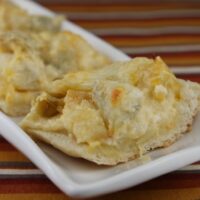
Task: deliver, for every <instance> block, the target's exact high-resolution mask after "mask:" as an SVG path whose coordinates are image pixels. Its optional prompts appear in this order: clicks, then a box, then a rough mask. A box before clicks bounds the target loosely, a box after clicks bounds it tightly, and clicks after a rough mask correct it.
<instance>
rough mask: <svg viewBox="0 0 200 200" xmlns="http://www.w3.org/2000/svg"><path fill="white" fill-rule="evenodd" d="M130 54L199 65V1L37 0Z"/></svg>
mask: <svg viewBox="0 0 200 200" xmlns="http://www.w3.org/2000/svg"><path fill="white" fill-rule="evenodd" d="M37 2H39V3H41V4H42V5H44V6H45V7H47V8H49V9H51V10H53V11H55V12H57V13H60V14H64V15H66V17H67V18H68V19H69V20H71V21H73V22H75V23H77V24H79V25H80V26H82V27H84V28H86V29H88V30H89V31H91V32H93V33H94V34H96V35H98V36H100V37H101V38H103V39H104V40H106V41H107V42H109V43H111V44H113V45H114V46H116V47H118V48H120V49H121V50H122V51H124V52H125V53H126V54H128V55H130V56H131V57H135V56H148V57H155V56H157V55H160V56H162V58H163V59H164V60H165V61H166V62H167V64H168V65H170V66H174V67H190V68H191V69H192V68H198V67H199V66H200V1H198V0H193V1H191V0H190V1H188V0H187V1H186V0H185V1H183V0H182V1H177V0H165V1H147V0H136V1H135V0H132V1H131V0H101V1H100V0H99V1H97V0H96V1H95V0H83V1H81V0H37Z"/></svg>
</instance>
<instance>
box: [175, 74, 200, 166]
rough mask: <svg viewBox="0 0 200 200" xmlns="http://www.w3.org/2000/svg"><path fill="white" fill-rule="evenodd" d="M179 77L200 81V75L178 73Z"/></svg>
mask: <svg viewBox="0 0 200 200" xmlns="http://www.w3.org/2000/svg"><path fill="white" fill-rule="evenodd" d="M177 77H178V78H182V79H184V80H190V81H194V82H198V83H200V75H194V74H192V75H177ZM196 164H200V161H199V162H197V163H196Z"/></svg>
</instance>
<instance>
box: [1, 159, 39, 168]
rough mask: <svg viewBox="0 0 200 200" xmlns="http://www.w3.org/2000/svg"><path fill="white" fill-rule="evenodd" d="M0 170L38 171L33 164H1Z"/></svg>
mask: <svg viewBox="0 0 200 200" xmlns="http://www.w3.org/2000/svg"><path fill="white" fill-rule="evenodd" d="M0 169H37V167H36V166H35V165H34V164H33V163H31V162H15V161H13V162H5V161H4V162H0Z"/></svg>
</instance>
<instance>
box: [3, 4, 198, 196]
mask: <svg viewBox="0 0 200 200" xmlns="http://www.w3.org/2000/svg"><path fill="white" fill-rule="evenodd" d="M38 2H39V3H42V4H43V5H44V6H46V7H47V8H49V9H51V10H53V11H55V12H57V13H60V14H66V15H67V17H68V19H69V20H71V21H73V22H75V23H77V24H79V25H80V26H82V27H84V28H86V29H88V30H89V31H91V32H93V33H95V34H97V35H98V36H100V37H101V38H102V39H104V40H106V41H107V42H109V43H111V44H113V45H114V46H116V47H117V48H119V49H121V50H122V51H124V52H125V53H127V54H128V55H130V56H131V57H135V56H148V57H155V56H157V55H160V56H162V58H163V59H164V60H165V62H166V63H167V64H168V65H169V66H170V67H176V70H177V72H179V70H178V69H181V70H182V69H185V70H186V72H187V73H185V74H178V76H179V77H181V78H184V79H189V80H193V81H197V82H200V3H186V2H184V3H162V4H161V3H155V4H152V3H148V1H146V3H143V4H141V3H133V2H132V1H129V0H126V1H122V0H116V3H115V4H114V5H113V2H112V1H111V0H110V1H105V0H103V1H99V2H96V1H92V0H85V1H80V0H73V1H72V0H65V1H64V0H57V1H56V0H38ZM84 2H85V3H84ZM122 198H124V199H136V200H146V199H148V200H157V199H158V200H160V199H162V200H168V199H170V200H173V199H174V200H179V199H180V200H198V199H200V162H199V163H194V164H193V165H190V166H187V167H185V168H183V169H181V170H179V171H176V172H173V173H170V174H167V175H164V176H162V177H159V178H157V179H154V180H152V181H149V182H147V183H144V184H141V185H139V186H137V187H134V188H131V189H128V190H125V191H121V192H117V193H114V194H110V195H106V196H104V197H99V198H95V199H122ZM11 199H12V200H26V199H27V200H29V199H30V200H44V199H45V200H67V199H71V198H69V197H68V196H66V195H64V194H63V193H62V192H61V191H59V189H57V188H56V187H55V186H54V185H53V184H52V183H51V182H50V181H49V180H48V179H47V178H46V176H45V175H44V174H43V173H42V172H41V171H40V170H39V169H37V168H36V167H35V166H34V165H33V164H32V163H31V162H30V161H29V160H28V159H27V158H26V157H24V156H23V155H22V154H21V153H20V152H18V151H17V150H16V149H15V148H14V147H12V146H11V145H10V144H9V143H8V142H6V141H5V140H4V139H3V138H1V137H0V200H11Z"/></svg>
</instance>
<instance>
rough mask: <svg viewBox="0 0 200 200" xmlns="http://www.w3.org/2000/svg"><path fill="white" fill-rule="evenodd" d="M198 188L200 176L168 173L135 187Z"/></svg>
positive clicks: (147, 188) (146, 188)
mask: <svg viewBox="0 0 200 200" xmlns="http://www.w3.org/2000/svg"><path fill="white" fill-rule="evenodd" d="M199 186H200V174H190V173H170V174H167V175H164V176H162V177H159V178H156V179H153V180H151V181H149V182H146V183H143V184H141V185H138V186H136V187H135V189H145V190H149V189H178V188H197V187H199Z"/></svg>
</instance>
